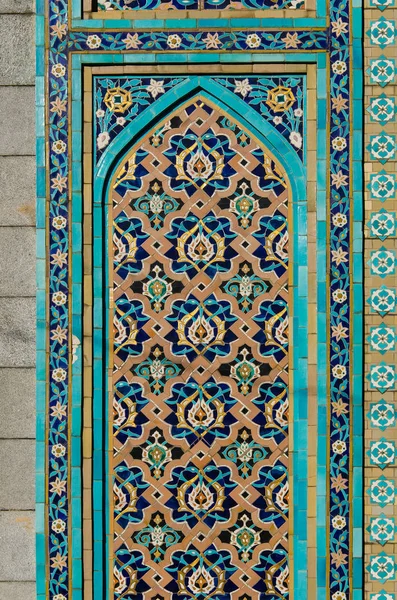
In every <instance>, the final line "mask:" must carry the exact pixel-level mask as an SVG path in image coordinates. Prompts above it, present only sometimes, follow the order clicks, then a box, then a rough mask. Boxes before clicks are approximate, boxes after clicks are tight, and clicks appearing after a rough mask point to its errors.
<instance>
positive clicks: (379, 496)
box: [367, 475, 397, 508]
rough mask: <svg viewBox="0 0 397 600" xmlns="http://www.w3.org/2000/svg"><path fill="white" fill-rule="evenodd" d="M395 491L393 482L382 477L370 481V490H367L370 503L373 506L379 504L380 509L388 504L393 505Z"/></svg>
mask: <svg viewBox="0 0 397 600" xmlns="http://www.w3.org/2000/svg"><path fill="white" fill-rule="evenodd" d="M396 491H397V490H396V489H395V486H394V481H393V480H391V479H387V478H386V477H384V475H381V476H380V477H379V478H378V479H374V480H372V481H371V485H370V488H369V490H367V492H368V494H369V496H370V499H371V502H372V503H373V504H379V506H381V507H382V508H383V507H384V506H387V505H388V504H394V499H395V497H396Z"/></svg>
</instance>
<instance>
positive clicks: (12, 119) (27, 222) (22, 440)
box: [0, 0, 36, 600]
mask: <svg viewBox="0 0 397 600" xmlns="http://www.w3.org/2000/svg"><path fill="white" fill-rule="evenodd" d="M33 13H34V2H33V0H12V1H10V0H0V123H1V135H0V600H10V599H11V598H12V599H15V600H34V598H35V597H36V594H35V583H34V580H35V543H34V539H35V535H34V531H35V521H34V502H35V499H34V470H35V441H34V438H35V415H34V412H35V371H34V366H35V333H34V332H35V287H36V283H35V254H36V250H35V195H36V194H35V124H34V111H35V90H34V76H35V66H34V56H35V49H34V14H33Z"/></svg>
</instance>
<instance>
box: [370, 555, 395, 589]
mask: <svg viewBox="0 0 397 600" xmlns="http://www.w3.org/2000/svg"><path fill="white" fill-rule="evenodd" d="M366 570H367V571H368V572H369V574H370V578H371V579H372V580H375V581H380V582H381V583H385V582H386V581H388V580H389V579H394V577H395V574H396V564H395V562H394V558H393V556H389V555H388V554H386V552H380V554H377V555H376V556H371V557H370V563H369V565H368V566H367V567H366Z"/></svg>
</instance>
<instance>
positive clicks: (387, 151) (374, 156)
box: [367, 131, 396, 165]
mask: <svg viewBox="0 0 397 600" xmlns="http://www.w3.org/2000/svg"><path fill="white" fill-rule="evenodd" d="M369 139H370V143H369V144H368V146H367V150H368V152H369V153H370V155H371V160H379V162H380V163H382V165H384V164H385V163H386V162H387V161H388V160H393V159H394V157H395V155H396V137H395V136H394V135H388V134H386V133H385V132H384V131H382V132H381V133H380V134H377V135H371V136H370V138H369Z"/></svg>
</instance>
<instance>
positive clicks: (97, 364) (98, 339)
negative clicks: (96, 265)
mask: <svg viewBox="0 0 397 600" xmlns="http://www.w3.org/2000/svg"><path fill="white" fill-rule="evenodd" d="M188 56H189V58H190V59H191V58H193V57H195V55H188ZM239 56H240V55H238V57H239ZM297 56H298V57H299V58H300V59H301V60H300V61H299V62H301V61H302V62H307V63H313V62H314V61H315V60H316V61H317V65H318V80H319V81H321V79H323V78H325V77H326V57H325V55H323V54H317V55H314V54H313V53H310V54H309V53H306V54H305V53H303V54H299V55H297ZM141 57H142V55H139V54H138V55H136V56H134V55H132V54H128V55H125V56H124V59H125V62H126V63H127V64H128V63H129V64H133V63H134V62H138V63H139V62H140V59H141ZM119 58H120V57H119V56H115V57H113V56H111V55H108V54H103V55H99V56H98V55H95V56H92V55H81V54H74V55H73V58H72V69H73V71H74V72H76V76H75V78H74V81H75V85H76V86H79V81H80V76H78V75H77V73H78V72H79V71H80V69H81V68H82V66H83V65H84V64H95V63H97V62H98V60H99V62H101V63H102V64H103V63H106V64H119ZM151 58H152V59H153V62H154V59H155V57H151ZM167 58H169V55H168V56H167ZM175 58H177V60H178V62H179V58H180V57H179V56H177V57H175ZM186 58H187V57H186ZM197 58H198V59H201V60H202V55H201V54H200V55H199V56H198V57H197ZM255 58H257V62H259V60H261V61H262V62H268V60H269V59H270V62H274V56H273V55H270V56H269V55H266V54H259V55H255ZM126 59H127V60H126ZM285 59H286V62H296V56H295V55H291V54H288V55H285ZM151 62H152V61H151ZM170 62H171V61H170ZM242 62H245V60H244V59H243V61H242ZM323 80H324V79H323ZM76 91H77V90H76ZM72 93H73V92H72ZM77 94H79V92H78V91H77ZM325 101H326V90H325V89H324V88H322V87H321V85H320V86H318V120H319V128H318V141H319V144H318V167H317V171H318V195H317V214H318V227H319V236H318V261H317V269H318V274H319V279H318V303H319V307H321V309H320V310H319V312H318V341H319V349H318V369H319V375H320V374H321V373H322V374H324V380H321V377H319V384H318V397H319V399H320V398H323V399H324V402H323V403H321V402H320V403H319V409H318V424H319V450H318V456H319V463H318V472H317V477H318V504H317V509H318V524H317V527H318V534H317V544H318V546H317V547H318V577H319V579H318V582H319V583H318V586H319V588H318V593H319V594H320V596H321V595H324V594H325V587H324V586H325V581H326V578H325V571H326V551H327V543H326V501H327V498H326V493H325V489H326V485H325V481H326V445H327V435H326V434H327V426H326V418H325V417H326V408H327V407H326V393H325V390H324V389H323V388H324V386H326V379H325V374H326V369H327V365H326V363H325V361H324V356H325V355H326V354H325V350H326V333H325V328H326V282H325V272H326V267H325V265H326V234H325V232H326V221H325V219H326V185H325V176H324V175H325V172H326V149H325V147H324V144H323V140H324V137H325V132H326V128H325V125H326V118H325V116H326V114H325V110H326V103H325ZM321 124H322V127H321ZM123 143H124V142H122V144H123ZM322 147H323V150H322V151H321V148H322ZM112 153H113V152H112ZM73 155H75V151H74V149H73ZM74 165H75V166H76V168H79V163H78V162H76V163H74ZM105 172H106V169H105V168H104V167H102V166H101V165H100V167H99V171H98V175H99V176H100V177H101V176H102V177H104V176H105ZM75 175H76V176H77V173H76V174H75ZM72 177H73V173H72ZM97 193H98V192H97V191H95V197H98V196H97ZM76 199H77V198H76ZM97 208H98V207H95V208H94V227H95V230H96V231H101V229H102V219H103V217H102V213H101V210H97ZM321 232H323V234H321ZM95 244H96V246H95V250H94V256H97V255H101V254H102V249H101V241H100V239H98V238H97V237H96V236H95ZM94 272H95V273H96V274H95V277H94V288H95V290H96V292H94V295H95V296H96V297H97V298H101V296H102V279H101V277H100V274H99V271H94ZM320 273H324V276H323V277H321V275H320ZM95 282H96V283H95ZM103 319H104V317H103V315H101V306H100V305H98V306H97V308H96V309H95V323H94V329H95V333H94V335H95V341H94V348H97V349H98V348H100V347H101V344H102V322H103ZM101 363H102V356H101V355H100V354H98V355H96V356H95V357H94V381H101V379H100V370H101ZM96 391H97V393H102V391H101V388H99V389H98V390H96ZM95 406H96V407H97V408H98V410H99V413H98V419H97V422H98V423H99V422H100V418H101V416H102V413H101V410H102V408H101V407H102V405H101V403H100V402H95ZM321 423H323V429H321ZM296 435H297V432H295V438H296ZM94 461H95V462H96V464H97V467H96V469H95V472H96V473H98V474H99V473H101V472H102V469H103V466H104V465H103V455H102V453H101V452H99V451H95V452H94ZM102 485H103V484H102V481H101V479H96V480H95V490H96V492H97V493H95V494H94V499H95V497H98V496H99V495H100V494H101V492H102ZM101 509H102V507H101V506H100V505H98V506H96V507H94V510H95V511H96V513H97V514H98V515H100V511H101ZM95 531H96V532H97V533H98V535H99V536H100V538H101V539H98V540H96V547H97V549H100V550H101V551H102V536H103V532H102V524H101V519H100V518H99V517H98V523H97V527H96V528H95ZM299 552H301V549H299ZM97 556H98V554H97ZM97 568H99V570H98V572H97V575H96V578H97V581H98V585H99V587H100V586H101V585H102V579H101V578H102V573H101V568H102V567H99V564H98V563H97V561H95V569H97ZM300 571H301V574H302V575H303V573H304V572H305V570H304V568H301V569H300ZM321 573H323V575H321ZM296 575H297V573H296ZM305 577H306V575H305ZM321 583H322V585H321ZM98 589H99V588H98ZM302 589H303V588H302ZM302 600H303V598H302Z"/></svg>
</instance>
